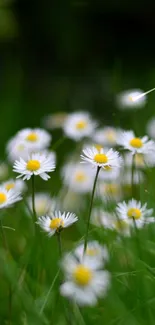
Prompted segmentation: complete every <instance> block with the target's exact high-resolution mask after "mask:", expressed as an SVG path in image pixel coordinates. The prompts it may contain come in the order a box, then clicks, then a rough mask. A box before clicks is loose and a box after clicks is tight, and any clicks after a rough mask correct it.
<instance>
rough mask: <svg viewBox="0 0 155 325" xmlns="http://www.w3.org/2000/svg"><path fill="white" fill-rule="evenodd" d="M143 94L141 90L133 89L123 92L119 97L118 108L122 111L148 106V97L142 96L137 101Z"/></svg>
mask: <svg viewBox="0 0 155 325" xmlns="http://www.w3.org/2000/svg"><path fill="white" fill-rule="evenodd" d="M143 93H144V92H143V91H142V90H140V89H131V90H126V91H124V92H121V93H120V94H118V95H117V105H118V108H120V109H122V110H126V109H138V108H143V107H144V106H145V104H146V96H142V97H140V98H139V99H137V100H135V99H136V98H137V96H140V95H142V94H143Z"/></svg>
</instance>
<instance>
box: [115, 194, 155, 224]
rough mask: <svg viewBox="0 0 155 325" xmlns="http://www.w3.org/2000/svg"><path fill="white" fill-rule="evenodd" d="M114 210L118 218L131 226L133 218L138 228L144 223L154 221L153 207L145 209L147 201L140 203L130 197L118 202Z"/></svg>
mask: <svg viewBox="0 0 155 325" xmlns="http://www.w3.org/2000/svg"><path fill="white" fill-rule="evenodd" d="M116 212H117V214H118V217H119V219H121V220H125V221H126V222H127V223H128V224H129V225H131V226H133V225H134V223H133V220H134V222H135V223H136V226H137V227H138V228H141V227H143V225H144V224H145V223H150V222H154V218H153V217H151V218H150V216H152V213H153V209H147V203H145V204H144V205H142V203H141V202H140V201H136V200H135V199H132V200H130V201H128V203H126V202H125V201H123V202H122V203H118V204H117V207H116Z"/></svg>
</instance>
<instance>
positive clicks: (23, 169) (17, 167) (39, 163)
mask: <svg viewBox="0 0 155 325" xmlns="http://www.w3.org/2000/svg"><path fill="white" fill-rule="evenodd" d="M54 169H55V164H54V162H53V159H51V157H50V156H47V155H45V154H41V153H33V154H32V155H31V156H29V158H28V159H27V160H24V159H22V158H20V160H16V161H15V163H14V166H13V171H14V172H16V173H19V174H20V175H19V176H18V178H19V177H23V180H25V179H26V180H29V179H30V178H31V176H32V175H35V176H37V175H39V176H40V177H41V178H42V179H44V180H45V181H47V180H48V179H49V178H50V176H49V175H48V174H47V172H52V171H54Z"/></svg>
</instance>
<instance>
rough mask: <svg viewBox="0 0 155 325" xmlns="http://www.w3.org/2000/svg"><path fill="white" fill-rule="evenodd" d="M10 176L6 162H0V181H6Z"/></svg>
mask: <svg viewBox="0 0 155 325" xmlns="http://www.w3.org/2000/svg"><path fill="white" fill-rule="evenodd" d="M8 175H9V168H8V165H7V164H6V163H5V162H2V161H0V181H4V179H6V178H7V177H8Z"/></svg>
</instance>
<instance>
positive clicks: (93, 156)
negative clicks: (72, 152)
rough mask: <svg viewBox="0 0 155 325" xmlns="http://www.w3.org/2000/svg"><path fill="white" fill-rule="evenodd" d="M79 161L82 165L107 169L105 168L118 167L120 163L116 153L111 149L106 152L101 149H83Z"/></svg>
mask: <svg viewBox="0 0 155 325" xmlns="http://www.w3.org/2000/svg"><path fill="white" fill-rule="evenodd" d="M81 159H82V160H83V162H84V163H87V162H88V163H90V164H92V165H93V166H96V167H102V168H107V166H110V167H111V168H116V167H120V165H121V161H122V159H121V158H120V156H119V153H118V152H117V151H114V150H113V149H109V150H108V151H107V150H104V149H103V148H101V149H100V150H98V149H97V148H95V147H88V148H86V149H84V150H83V155H81Z"/></svg>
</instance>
